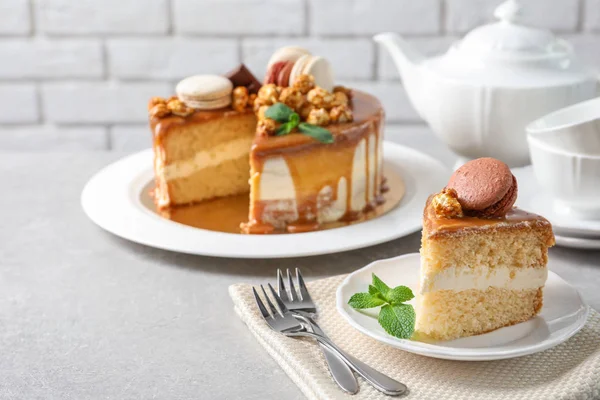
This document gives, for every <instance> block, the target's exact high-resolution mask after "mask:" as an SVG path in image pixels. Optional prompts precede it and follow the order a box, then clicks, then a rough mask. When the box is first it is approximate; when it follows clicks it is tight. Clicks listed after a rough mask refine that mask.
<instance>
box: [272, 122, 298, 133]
mask: <svg viewBox="0 0 600 400" xmlns="http://www.w3.org/2000/svg"><path fill="white" fill-rule="evenodd" d="M295 127H296V125H294V123H293V122H286V123H285V124H281V125H280V126H279V128H277V130H276V131H275V135H277V136H283V135H287V134H288V133H290V132H291V131H293V130H294V128H295Z"/></svg>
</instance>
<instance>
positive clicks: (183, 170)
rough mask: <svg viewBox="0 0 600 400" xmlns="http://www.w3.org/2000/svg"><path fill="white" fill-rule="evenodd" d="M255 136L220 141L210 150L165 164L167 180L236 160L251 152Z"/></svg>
mask: <svg viewBox="0 0 600 400" xmlns="http://www.w3.org/2000/svg"><path fill="white" fill-rule="evenodd" d="M252 140H253V138H251V137H247V138H240V139H235V140H230V141H229V142H225V143H220V144H218V145H216V146H215V147H213V148H212V149H210V150H205V151H199V152H198V153H196V155H195V156H194V157H192V158H189V159H187V160H181V161H176V162H174V163H172V164H169V165H167V166H165V168H164V172H163V173H164V176H165V179H166V180H172V179H179V178H185V177H187V176H190V175H192V174H195V173H196V172H199V171H201V170H203V169H205V168H210V167H215V166H217V165H219V164H221V163H223V162H226V161H230V160H235V159H238V158H240V157H243V156H245V155H247V154H249V153H250V147H251V146H252Z"/></svg>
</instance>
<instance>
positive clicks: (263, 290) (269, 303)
mask: <svg viewBox="0 0 600 400" xmlns="http://www.w3.org/2000/svg"><path fill="white" fill-rule="evenodd" d="M260 288H261V289H262V292H263V294H264V295H265V299H266V300H267V304H268V305H269V308H270V309H271V314H272V315H273V318H277V315H278V314H279V315H281V313H280V312H279V310H277V309H276V308H275V306H274V305H273V303H272V302H271V299H269V296H267V292H266V291H265V287H264V286H263V285H260Z"/></svg>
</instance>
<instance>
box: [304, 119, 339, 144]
mask: <svg viewBox="0 0 600 400" xmlns="http://www.w3.org/2000/svg"><path fill="white" fill-rule="evenodd" d="M298 130H299V131H300V132H302V133H304V134H305V135H308V136H310V137H312V138H315V139H317V140H318V141H319V142H321V143H333V135H332V134H331V132H329V131H328V130H327V129H325V128H322V127H320V126H317V125H313V124H309V123H307V122H301V123H300V124H299V125H298Z"/></svg>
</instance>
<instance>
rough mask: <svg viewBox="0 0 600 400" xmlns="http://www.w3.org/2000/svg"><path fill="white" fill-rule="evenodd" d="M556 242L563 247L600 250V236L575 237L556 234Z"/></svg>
mask: <svg viewBox="0 0 600 400" xmlns="http://www.w3.org/2000/svg"><path fill="white" fill-rule="evenodd" d="M554 238H555V239H556V244H557V245H558V246H563V247H571V248H574V249H584V250H600V238H598V239H593V238H585V237H574V236H561V235H556V234H555V235H554Z"/></svg>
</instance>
